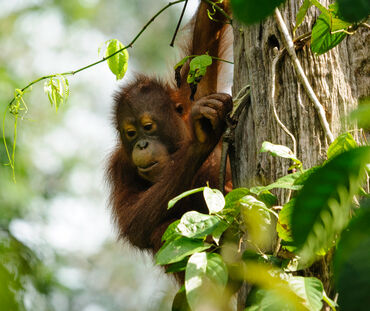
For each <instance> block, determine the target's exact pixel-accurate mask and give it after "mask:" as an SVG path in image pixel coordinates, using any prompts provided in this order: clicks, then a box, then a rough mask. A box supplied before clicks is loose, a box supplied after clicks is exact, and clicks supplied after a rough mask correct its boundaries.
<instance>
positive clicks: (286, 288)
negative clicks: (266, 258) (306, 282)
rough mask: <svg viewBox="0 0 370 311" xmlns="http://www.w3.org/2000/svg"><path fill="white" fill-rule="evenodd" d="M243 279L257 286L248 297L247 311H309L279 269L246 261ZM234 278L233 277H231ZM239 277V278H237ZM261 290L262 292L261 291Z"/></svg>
mask: <svg viewBox="0 0 370 311" xmlns="http://www.w3.org/2000/svg"><path fill="white" fill-rule="evenodd" d="M239 274H242V276H243V279H244V280H245V281H247V282H248V283H249V284H253V285H256V286H258V288H259V289H257V290H256V288H257V287H255V289H254V290H252V293H251V294H250V295H248V299H247V307H248V308H247V309H245V310H248V311H251V310H255V311H257V310H258V311H261V310H263V311H278V310H279V311H280V310H284V311H298V310H306V311H307V310H309V309H308V308H307V307H306V306H305V305H304V300H303V299H302V298H301V297H299V296H298V295H297V293H295V292H294V290H292V288H291V286H290V284H289V283H288V282H287V280H286V278H288V275H286V274H284V273H283V271H281V270H279V269H272V268H271V265H267V264H261V263H256V262H255V261H247V262H246V263H245V266H244V267H243V269H242V271H241V272H239ZM233 277H234V275H233ZM239 277H240V276H239ZM261 288H263V290H262V289H261Z"/></svg>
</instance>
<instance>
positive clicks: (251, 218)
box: [156, 133, 370, 311]
mask: <svg viewBox="0 0 370 311" xmlns="http://www.w3.org/2000/svg"><path fill="white" fill-rule="evenodd" d="M261 152H268V153H269V154H270V155H272V156H275V157H283V158H288V159H291V160H292V162H293V163H294V164H293V165H292V166H293V167H295V168H298V169H299V170H298V171H297V172H294V173H292V174H288V175H286V176H283V177H281V178H279V179H278V180H276V181H275V182H274V183H272V184H270V185H267V186H256V187H252V188H249V189H248V188H238V189H234V190H232V191H231V192H230V193H228V194H227V195H226V196H225V197H224V196H223V195H222V193H221V192H220V191H218V190H216V189H210V188H209V187H202V188H198V189H194V190H190V191H188V192H186V193H184V194H182V195H180V196H178V197H176V198H175V199H173V200H171V201H170V203H169V208H176V205H175V204H176V202H177V201H179V200H181V199H182V198H183V197H185V196H188V195H191V194H193V193H196V192H200V191H203V195H204V198H205V202H206V204H207V206H208V210H209V214H201V213H199V212H196V211H190V212H187V213H186V214H184V215H183V216H182V218H181V219H180V220H178V221H176V222H174V223H173V224H171V225H170V226H169V227H168V229H167V231H166V232H165V233H164V235H163V242H164V244H163V246H162V248H161V249H160V250H159V251H158V253H157V254H156V261H157V264H160V265H167V272H169V273H173V272H181V271H184V273H185V285H184V287H183V288H182V289H181V290H180V291H179V293H178V295H177V296H176V299H175V301H174V307H173V310H182V309H181V308H180V309H179V304H180V305H181V304H182V305H183V306H185V305H186V306H187V308H190V309H191V310H198V309H199V308H202V307H205V306H209V305H211V306H212V307H213V308H214V309H215V310H218V309H217V307H214V306H213V303H212V302H214V301H218V300H217V297H223V298H225V297H227V296H226V293H227V291H228V284H230V283H231V282H233V281H235V280H244V281H247V282H248V283H250V284H253V285H254V286H253V290H252V292H251V294H250V295H249V296H248V301H247V306H246V310H249V311H250V310H321V308H322V307H323V302H324V301H325V302H326V304H327V305H329V306H330V307H331V308H332V309H333V310H335V308H336V303H335V302H333V301H332V300H331V299H330V298H329V297H328V296H327V295H326V293H325V291H324V288H323V284H322V282H321V281H320V280H319V279H318V278H315V277H302V276H297V272H298V271H300V270H303V269H306V268H308V267H310V266H311V265H312V264H313V263H314V262H315V261H317V260H319V259H320V258H322V257H323V256H325V255H326V254H327V253H328V252H331V251H332V250H333V249H335V248H337V254H336V255H335V270H336V275H337V277H336V280H337V289H338V291H339V294H340V295H341V293H342V292H343V291H346V294H345V295H343V299H342V301H343V305H348V304H350V303H352V302H353V303H357V305H358V306H359V305H360V303H359V302H356V301H354V300H353V299H354V298H353V297H354V296H352V295H351V294H350V293H349V294H348V291H350V292H351V291H352V292H354V291H356V289H354V288H352V289H351V288H350V286H347V284H348V282H350V284H354V285H356V286H360V284H364V283H366V284H369V279H368V275H369V274H370V266H369V265H368V264H364V262H365V261H366V260H367V261H366V262H369V258H368V253H367V252H366V249H365V247H367V246H368V245H367V244H368V242H369V237H370V234H369V230H367V228H365V227H364V226H365V223H366V221H368V216H369V213H367V210H366V209H365V210H364V208H365V205H366V204H367V205H368V204H369V201H368V200H367V201H364V202H366V203H362V204H361V206H355V205H354V204H353V200H354V197H356V196H357V195H358V194H359V193H360V192H361V191H362V193H365V191H364V190H363V189H362V188H361V184H362V182H363V180H364V176H365V175H366V170H367V169H366V168H367V165H368V164H369V162H370V147H369V146H358V145H357V143H356V141H355V140H354V139H353V137H352V135H351V134H350V133H344V134H342V135H340V136H339V137H338V138H337V139H336V140H335V141H334V142H333V143H332V144H331V145H330V147H329V149H328V152H327V156H328V160H327V161H326V162H325V163H323V164H322V165H319V166H316V167H312V168H310V169H309V170H304V169H303V168H302V166H303V165H302V162H301V161H300V160H299V159H298V158H297V157H296V155H295V154H294V153H293V152H292V151H291V150H290V149H289V148H288V147H286V146H281V145H274V144H272V143H269V142H264V143H263V146H262V149H261ZM275 188H281V189H287V190H288V191H291V192H292V193H293V196H292V198H291V199H290V200H289V201H288V202H286V203H285V204H284V205H283V207H282V208H281V207H277V206H276V204H277V201H278V200H277V197H276V196H275V195H274V194H273V193H271V192H270V190H273V189H275ZM366 195H367V196H368V194H366ZM355 201H356V200H355ZM358 208H359V209H358ZM353 214H355V216H354V217H353V219H352V220H351V215H353ZM273 220H274V221H273ZM275 223H276V225H274V224H275ZM356 224H359V225H358V226H359V227H360V228H362V229H357V225H356ZM367 224H368V223H367ZM271 228H273V229H274V230H273V231H276V233H277V235H278V237H279V240H280V241H281V248H280V251H279V249H277V250H276V251H275V252H274V253H270V252H271V250H269V248H268V245H269V244H271V237H272V236H274V234H273V232H272V230H271ZM226 233H227V234H226ZM342 234H343V238H342V239H341V235H342ZM227 235H229V236H230V235H231V236H233V237H234V238H236V240H238V239H242V240H243V239H244V240H245V242H246V243H247V250H246V251H245V252H244V253H243V254H242V255H241V256H240V257H239V259H236V260H232V261H230V259H229V256H228V255H227V251H225V247H226V246H225V245H226V244H227V243H228V241H227V239H226V238H225V236H227ZM353 239H355V240H356V242H355V243H353V242H354V241H353ZM265 250H267V251H265ZM353 260H354V261H355V262H358V264H359V267H361V269H363V270H361V271H362V272H360V270H359V269H357V270H356V271H357V272H356V273H358V279H356V280H350V271H351V269H353V268H352V267H351V265H349V263H350V262H352V261H353ZM360 273H362V274H363V275H360ZM210 289H211V290H210ZM355 296H356V297H357V298H356V299H357V301H361V300H363V299H366V297H367V294H365V291H360V293H357V292H356V295H355ZM215 299H216V300H215ZM340 302H341V300H340ZM360 309H361V308H360V307H359V308H358V310H360ZM184 310H185V309H184Z"/></svg>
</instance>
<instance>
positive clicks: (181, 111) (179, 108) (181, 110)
mask: <svg viewBox="0 0 370 311" xmlns="http://www.w3.org/2000/svg"><path fill="white" fill-rule="evenodd" d="M175 109H176V111H177V112H178V113H179V114H180V115H181V114H182V113H183V112H184V107H183V105H182V104H180V103H177V104H176V106H175Z"/></svg>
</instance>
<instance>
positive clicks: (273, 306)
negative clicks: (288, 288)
mask: <svg viewBox="0 0 370 311" xmlns="http://www.w3.org/2000/svg"><path fill="white" fill-rule="evenodd" d="M246 306H247V308H245V309H244V311H281V310H284V311H295V310H296V309H295V307H294V306H292V305H289V303H288V302H287V301H284V299H282V298H281V297H280V296H279V294H278V293H277V292H275V291H273V290H266V289H263V288H256V287H255V288H252V291H251V292H250V294H249V295H248V298H247V304H246Z"/></svg>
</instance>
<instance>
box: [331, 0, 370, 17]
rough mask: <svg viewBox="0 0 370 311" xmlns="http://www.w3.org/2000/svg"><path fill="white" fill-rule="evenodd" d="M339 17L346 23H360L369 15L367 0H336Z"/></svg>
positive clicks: (369, 5) (369, 3)
mask: <svg viewBox="0 0 370 311" xmlns="http://www.w3.org/2000/svg"><path fill="white" fill-rule="evenodd" d="M337 1H338V7H339V14H340V16H341V17H342V18H343V19H344V20H346V21H348V22H360V21H362V20H364V19H366V18H367V17H368V16H369V14H370V2H369V1H367V0H337Z"/></svg>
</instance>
